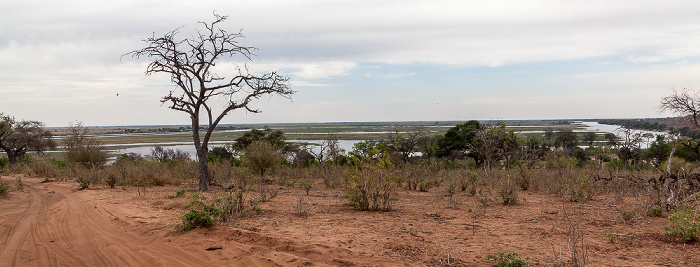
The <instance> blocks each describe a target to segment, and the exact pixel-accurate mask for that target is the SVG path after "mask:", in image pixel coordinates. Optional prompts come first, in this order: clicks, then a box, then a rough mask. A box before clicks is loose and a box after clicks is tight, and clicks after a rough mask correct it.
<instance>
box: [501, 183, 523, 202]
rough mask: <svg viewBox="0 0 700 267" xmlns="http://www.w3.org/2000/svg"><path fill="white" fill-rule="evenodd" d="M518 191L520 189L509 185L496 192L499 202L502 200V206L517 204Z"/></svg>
mask: <svg viewBox="0 0 700 267" xmlns="http://www.w3.org/2000/svg"><path fill="white" fill-rule="evenodd" d="M518 191H520V188H518V186H516V185H511V184H510V183H507V184H506V185H504V186H503V187H502V188H501V190H499V191H498V194H499V195H500V196H501V200H503V205H514V204H518V201H519V199H518Z"/></svg>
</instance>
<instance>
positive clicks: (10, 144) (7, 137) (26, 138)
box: [0, 113, 56, 164]
mask: <svg viewBox="0 0 700 267" xmlns="http://www.w3.org/2000/svg"><path fill="white" fill-rule="evenodd" d="M43 127H44V124H43V123H41V122H38V121H25V120H22V121H17V120H15V118H14V117H10V116H8V115H5V114H2V113H0V148H2V150H4V151H5V153H7V158H8V160H9V163H10V164H15V163H19V162H22V161H23V160H24V155H25V154H26V153H27V152H29V151H36V152H38V153H40V152H44V151H46V150H48V149H52V148H55V147H56V144H55V143H54V141H53V139H51V132H50V131H47V130H44V128H43Z"/></svg>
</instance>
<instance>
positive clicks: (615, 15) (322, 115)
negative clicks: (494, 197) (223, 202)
mask: <svg viewBox="0 0 700 267" xmlns="http://www.w3.org/2000/svg"><path fill="white" fill-rule="evenodd" d="M214 10H216V12H217V13H218V14H220V15H228V16H230V17H229V19H228V20H227V21H226V22H225V23H224V24H223V26H222V27H223V28H225V29H227V30H229V31H238V30H240V29H242V30H243V34H244V35H245V39H242V40H241V42H242V44H243V45H247V46H255V47H257V48H258V49H259V50H258V51H257V52H256V54H257V56H255V57H253V59H252V61H249V62H245V61H243V60H242V59H241V58H233V59H230V60H231V62H234V63H238V64H243V63H245V64H247V65H248V66H249V67H250V68H251V69H252V70H254V71H256V72H266V71H278V72H279V73H282V74H285V75H288V76H289V77H290V78H291V84H292V88H293V89H294V90H295V91H297V93H296V94H295V95H294V96H293V98H292V100H291V101H290V100H288V99H285V98H281V97H274V96H273V97H264V98H262V99H260V101H258V102H256V103H255V104H254V107H255V108H259V109H261V110H263V113H260V114H249V113H246V112H243V111H237V112H233V113H231V114H230V115H229V116H228V117H227V118H226V119H225V120H224V121H223V123H276V122H330V121H417V120H422V121H433V120H469V119H496V120H499V119H501V120H509V119H559V118H569V119H582V118H645V117H663V116H667V115H669V114H661V113H659V112H658V110H657V107H658V103H659V100H660V99H661V98H662V97H663V96H665V95H668V94H670V93H671V92H672V90H673V89H682V88H700V19H698V18H700V1H656V0H655V1H643V0H641V1H631V0H630V1H614V0H606V1H572V0H566V1H564V0H562V1H554V0H547V1H531V0H528V1H520V0H513V1H499V0H491V1H466V0H457V1H439V0H437V1H412V0H401V1H382V0H372V1H364V0H347V1H335V0H316V1H313V0H295V1H283V0H276V1H265V0H256V1H207V0H198V1H184V0H183V1H180V0H167V1H165V0H164V1H149V0H138V1H128V0H119V1H80V0H63V1H43V0H42V1H35V0H23V1H2V2H0V25H2V26H0V112H2V113H6V114H9V115H12V116H14V117H16V118H18V119H31V120H39V121H42V122H45V123H46V124H47V125H48V126H67V125H68V124H69V123H71V122H76V121H82V122H83V124H84V125H153V124H157V125H167V124H188V123H189V117H188V116H187V115H186V114H184V113H182V112H178V111H174V110H170V109H168V108H167V106H161V104H160V98H161V97H162V96H164V95H166V94H167V93H168V92H169V91H170V90H173V89H176V88H174V87H173V85H172V84H170V83H169V77H168V76H167V75H154V76H151V77H144V75H143V72H144V70H145V68H146V64H147V63H148V61H147V59H143V58H142V59H140V60H137V59H132V58H130V57H124V58H122V57H121V55H123V54H125V53H127V52H129V51H132V50H135V49H138V48H140V47H143V46H144V43H142V42H141V41H140V40H142V39H143V38H146V37H149V36H152V35H154V34H155V35H156V36H162V35H163V34H165V33H167V32H169V31H171V30H174V29H175V28H177V27H180V26H185V28H184V29H185V30H184V31H185V32H186V31H187V30H191V29H195V28H196V27H198V25H197V22H198V21H211V20H212V19H213V15H212V11H214ZM182 37H183V38H184V37H188V36H187V35H186V34H184V35H182ZM227 60H228V59H227ZM223 63H224V62H222V65H225V64H223ZM222 70H225V68H222ZM219 74H220V75H222V76H225V75H226V73H219ZM117 94H118V96H117Z"/></svg>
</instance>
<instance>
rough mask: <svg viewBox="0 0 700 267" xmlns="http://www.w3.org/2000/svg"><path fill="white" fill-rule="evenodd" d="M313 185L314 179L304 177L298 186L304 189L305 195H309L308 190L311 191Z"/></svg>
mask: <svg viewBox="0 0 700 267" xmlns="http://www.w3.org/2000/svg"><path fill="white" fill-rule="evenodd" d="M313 185H314V180H312V179H311V178H306V179H304V180H302V181H301V182H300V183H299V186H301V188H302V189H304V191H306V195H307V196H308V195H309V191H311V187H312V186H313Z"/></svg>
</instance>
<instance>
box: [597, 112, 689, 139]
mask: <svg viewBox="0 0 700 267" xmlns="http://www.w3.org/2000/svg"><path fill="white" fill-rule="evenodd" d="M598 123H601V124H611V125H622V126H624V127H625V128H628V129H636V130H648V131H659V132H662V131H668V132H669V133H671V134H673V135H675V134H680V135H681V136H683V137H686V138H690V139H700V129H698V128H697V127H694V126H693V125H691V124H689V123H688V118H686V117H683V118H655V119H624V120H623V119H609V120H599V121H598Z"/></svg>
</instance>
